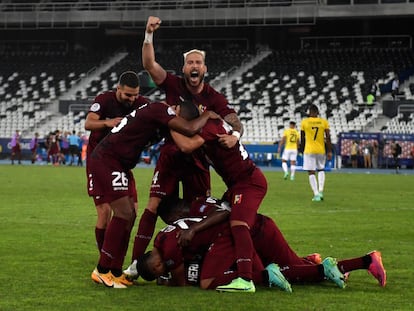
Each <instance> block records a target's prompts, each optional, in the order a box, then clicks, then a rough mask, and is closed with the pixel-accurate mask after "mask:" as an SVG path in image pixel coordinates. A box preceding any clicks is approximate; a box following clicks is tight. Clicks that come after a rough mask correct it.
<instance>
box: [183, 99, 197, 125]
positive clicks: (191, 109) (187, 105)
mask: <svg viewBox="0 0 414 311" xmlns="http://www.w3.org/2000/svg"><path fill="white" fill-rule="evenodd" d="M178 105H180V107H181V109H180V117H181V118H184V119H186V120H188V121H191V120H193V119H195V118H197V117H198V116H199V115H200V111H199V110H198V108H197V106H196V105H194V104H193V102H191V101H189V100H184V101H181V102H180V103H179V104H178Z"/></svg>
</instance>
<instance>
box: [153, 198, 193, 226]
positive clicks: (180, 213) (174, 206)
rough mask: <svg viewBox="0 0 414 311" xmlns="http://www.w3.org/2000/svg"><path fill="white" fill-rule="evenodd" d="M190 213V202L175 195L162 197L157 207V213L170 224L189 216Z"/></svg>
mask: <svg viewBox="0 0 414 311" xmlns="http://www.w3.org/2000/svg"><path fill="white" fill-rule="evenodd" d="M189 213H190V206H189V204H188V203H186V202H185V201H184V200H183V199H180V198H177V197H175V196H170V197H166V198H164V199H162V200H161V202H160V204H159V205H158V208H157V215H158V216H160V218H161V219H162V220H163V221H164V222H165V223H166V224H169V225H171V224H172V223H173V222H174V221H176V220H177V219H179V218H182V217H187V216H188V215H189Z"/></svg>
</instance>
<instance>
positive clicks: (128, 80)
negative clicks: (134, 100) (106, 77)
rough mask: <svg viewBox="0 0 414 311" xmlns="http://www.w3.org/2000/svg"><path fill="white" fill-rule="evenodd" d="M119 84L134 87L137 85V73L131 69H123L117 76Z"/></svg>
mask: <svg viewBox="0 0 414 311" xmlns="http://www.w3.org/2000/svg"><path fill="white" fill-rule="evenodd" d="M118 83H119V85H126V86H128V87H131V88H136V87H138V86H139V78H138V75H137V74H136V73H135V72H133V71H125V72H124V73H122V74H121V76H120V77H119V82H118Z"/></svg>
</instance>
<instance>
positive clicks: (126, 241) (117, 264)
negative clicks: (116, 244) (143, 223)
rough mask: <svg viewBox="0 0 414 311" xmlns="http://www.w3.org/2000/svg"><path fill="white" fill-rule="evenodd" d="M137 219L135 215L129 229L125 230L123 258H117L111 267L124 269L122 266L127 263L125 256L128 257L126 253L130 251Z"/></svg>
mask: <svg viewBox="0 0 414 311" xmlns="http://www.w3.org/2000/svg"><path fill="white" fill-rule="evenodd" d="M135 218H136V215H135V213H134V218H133V220H132V221H131V222H130V224H129V225H128V227H127V228H126V229H125V233H124V237H123V240H122V253H121V256H120V257H119V258H116V259H115V260H114V261H113V262H112V264H111V266H113V267H122V265H123V263H124V261H125V256H126V253H127V251H128V246H129V239H130V237H131V231H132V228H133V227H134V221H135Z"/></svg>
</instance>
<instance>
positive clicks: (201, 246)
mask: <svg viewBox="0 0 414 311" xmlns="http://www.w3.org/2000/svg"><path fill="white" fill-rule="evenodd" d="M201 220H202V217H189V218H184V219H179V220H177V221H175V222H174V225H169V226H167V227H165V228H164V229H162V230H161V231H160V232H159V233H158V234H157V235H156V237H155V240H154V247H156V248H157V249H158V250H159V251H160V254H161V257H162V258H163V261H164V262H165V264H166V266H167V270H170V271H171V270H174V269H175V268H177V267H178V266H179V265H181V264H182V263H184V262H185V261H186V260H192V259H193V258H194V257H195V256H200V257H203V256H204V254H205V253H206V252H207V250H208V248H209V247H210V245H211V243H213V242H214V241H215V240H216V239H217V238H218V237H220V236H222V235H226V236H229V235H231V232H230V225H229V223H228V222H224V223H221V224H218V225H215V226H213V227H210V228H207V229H205V230H203V231H201V232H199V233H197V234H196V235H195V236H194V238H193V239H192V240H191V244H190V246H188V247H185V248H181V247H179V246H178V243H177V232H179V230H181V229H188V228H189V226H190V225H191V223H194V222H200V221H201Z"/></svg>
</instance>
